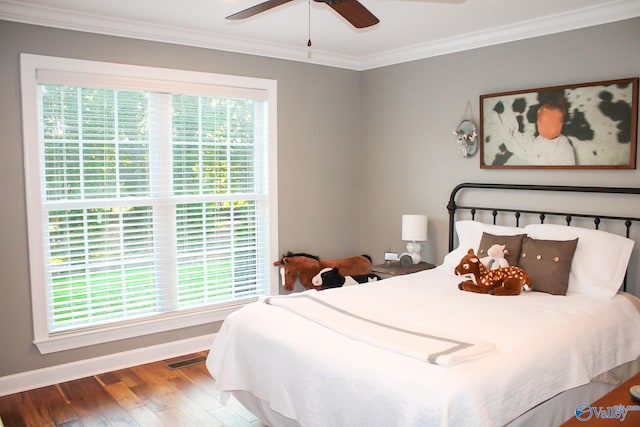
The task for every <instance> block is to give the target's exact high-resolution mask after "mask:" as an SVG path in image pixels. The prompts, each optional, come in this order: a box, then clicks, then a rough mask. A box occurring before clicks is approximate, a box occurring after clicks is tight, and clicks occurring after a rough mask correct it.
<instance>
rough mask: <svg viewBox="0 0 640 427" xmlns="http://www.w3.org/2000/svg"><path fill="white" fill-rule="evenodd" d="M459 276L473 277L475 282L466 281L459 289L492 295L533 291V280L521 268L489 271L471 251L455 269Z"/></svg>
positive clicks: (461, 283) (460, 284) (471, 250)
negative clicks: (523, 290)
mask: <svg viewBox="0 0 640 427" xmlns="http://www.w3.org/2000/svg"><path fill="white" fill-rule="evenodd" d="M454 272H455V273H456V274H457V275H459V276H466V275H469V274H470V275H472V276H473V278H474V279H475V280H465V281H464V282H460V283H459V284H458V289H460V290H463V291H469V292H477V293H481V294H486V293H489V294H492V295H519V294H520V292H521V291H522V289H523V288H524V289H525V290H530V289H531V280H530V279H529V276H527V273H526V272H525V271H524V270H523V269H521V268H520V267H505V268H498V269H495V270H489V269H488V268H487V267H485V266H484V264H482V262H480V259H479V258H478V257H477V256H476V254H475V253H474V252H473V249H469V251H468V252H467V254H466V255H465V256H463V257H462V259H461V260H460V263H459V264H458V265H457V266H456V268H455V269H454Z"/></svg>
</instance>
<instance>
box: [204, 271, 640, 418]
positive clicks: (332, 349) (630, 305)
mask: <svg viewBox="0 0 640 427" xmlns="http://www.w3.org/2000/svg"><path fill="white" fill-rule="evenodd" d="M459 281H460V278H459V277H456V276H454V275H453V274H452V273H451V271H450V269H449V268H444V267H438V268H436V269H433V270H428V271H424V272H420V273H415V274H412V275H407V276H401V277H394V278H390V279H386V280H383V281H380V282H378V283H371V284H366V285H358V286H351V287H345V288H340V289H336V290H328V291H322V292H319V293H318V296H320V297H322V298H323V299H326V300H327V301H330V302H331V303H332V304H338V305H340V306H342V307H344V308H345V309H348V310H351V311H353V312H354V313H356V314H358V315H359V316H362V317H366V318H378V317H379V316H381V315H387V316H388V315H389V314H390V317H388V319H387V321H391V322H392V323H393V324H394V325H396V326H398V327H402V328H406V329H412V330H415V329H420V330H422V331H424V332H425V333H435V334H454V335H455V336H457V337H470V338H473V339H474V340H478V341H483V342H489V343H493V344H494V345H495V348H496V349H495V351H494V352H492V353H490V354H488V355H486V356H484V357H482V358H479V359H476V360H472V361H468V362H465V363H462V364H459V365H455V366H449V367H447V366H439V365H434V364H430V363H428V362H424V361H421V360H418V359H416V358H412V357H408V356H405V355H401V354H396V353H393V352H391V351H389V350H385V349H383V348H379V347H374V346H371V345H369V344H367V343H365V342H360V341H358V340H355V339H352V338H350V337H346V336H344V335H341V334H337V333H335V332H333V331H331V330H330V329H328V328H326V327H324V326H321V325H319V324H317V323H315V322H312V321H309V320H307V319H305V318H302V317H300V316H297V315H296V314H294V313H292V312H290V311H288V310H284V309H282V308H280V307H274V306H271V305H267V304H265V303H264V302H257V303H254V304H251V305H249V306H247V307H245V308H243V309H241V310H239V311H237V312H235V313H233V314H232V315H230V316H229V317H228V318H227V320H226V321H225V322H224V324H223V326H222V328H221V330H220V331H219V333H218V335H217V337H216V340H215V342H214V343H213V346H212V348H211V352H210V354H209V357H208V359H207V366H208V368H209V370H210V371H211V373H212V375H213V376H214V378H215V379H216V384H217V386H218V388H219V389H220V390H223V391H235V390H246V391H249V392H250V393H252V394H253V395H254V396H256V397H258V398H259V399H261V400H263V401H265V402H268V405H269V407H270V408H271V409H272V410H274V411H276V412H278V413H280V414H282V415H284V416H286V417H288V418H292V419H296V420H298V421H299V422H300V424H301V425H304V426H305V427H306V426H310V427H311V426H323V427H325V426H344V425H349V426H391V425H402V426H424V425H430V426H436V425H441V426H488V425H504V424H506V423H508V422H509V421H511V420H513V419H514V418H516V417H517V416H518V415H520V414H522V413H523V412H525V411H526V410H528V409H530V408H532V407H534V406H535V405H537V404H539V403H540V402H543V401H545V400H546V399H549V398H550V397H552V396H554V395H556V394H558V393H560V392H562V391H564V390H567V389H570V388H573V387H576V386H579V385H582V384H586V383H588V382H589V380H590V379H591V378H593V377H595V376H597V375H599V374H601V373H603V372H605V371H607V370H609V369H610V368H613V367H615V366H618V365H621V364H623V363H625V362H628V361H631V360H634V359H636V358H637V357H638V356H639V355H640V313H639V312H638V309H637V308H636V307H635V306H634V302H633V300H635V303H636V304H637V299H635V298H634V297H632V296H630V295H626V294H619V295H617V296H616V297H615V298H613V299H594V298H588V297H583V296H566V297H562V296H552V295H548V294H543V293H537V292H530V293H525V294H522V295H520V296H515V297H496V296H491V295H480V294H473V293H467V292H462V291H459V290H458V289H457V283H458V282H459Z"/></svg>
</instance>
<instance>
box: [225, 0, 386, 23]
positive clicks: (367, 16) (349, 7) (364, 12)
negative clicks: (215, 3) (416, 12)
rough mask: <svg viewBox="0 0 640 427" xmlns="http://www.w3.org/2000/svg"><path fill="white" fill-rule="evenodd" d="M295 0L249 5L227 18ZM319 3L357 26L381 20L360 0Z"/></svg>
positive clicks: (248, 14)
mask: <svg viewBox="0 0 640 427" xmlns="http://www.w3.org/2000/svg"><path fill="white" fill-rule="evenodd" d="M291 1H293V0H267V1H265V2H263V3H260V4H257V5H255V6H252V7H249V8H247V9H245V10H242V11H240V12H238V13H234V14H233V15H229V16H227V18H226V19H245V18H249V17H251V16H254V15H257V14H258V13H261V12H265V11H267V10H269V9H273V8H274V7H277V6H280V5H281V4H285V3H289V2H291ZM314 1H316V2H318V3H326V4H327V5H328V6H329V7H330V8H332V9H333V10H335V11H336V12H338V13H339V14H340V15H341V16H342V17H343V18H344V19H346V20H347V21H349V23H351V25H353V26H354V27H356V28H366V27H371V26H372V25H376V24H377V23H378V22H380V20H379V19H378V18H376V16H375V15H374V14H373V13H371V12H370V11H369V9H367V8H366V7H364V5H363V4H362V3H360V2H359V1H358V0H314Z"/></svg>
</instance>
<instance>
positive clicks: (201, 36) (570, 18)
mask: <svg viewBox="0 0 640 427" xmlns="http://www.w3.org/2000/svg"><path fill="white" fill-rule="evenodd" d="M638 16H640V1H638V0H614V1H611V2H608V3H605V4H603V5H599V6H592V7H587V8H583V9H579V10H574V11H571V12H569V13H562V14H557V15H552V16H547V17H545V18H543V19H533V20H529V21H525V22H519V23H517V24H512V25H506V26H503V27H497V28H493V29H491V30H486V31H478V32H473V33H467V34H462V35H460V36H457V37H452V38H446V39H441V40H437V41H434V42H430V43H424V44H416V45H412V46H407V47H405V48H401V49H394V50H389V51H385V52H380V53H378V54H375V55H368V56H363V57H356V56H348V55H339V54H335V53H332V52H327V51H322V50H317V49H311V50H310V49H307V48H298V47H291V46H287V45H282V44H276V43H265V42H262V41H257V40H250V39H245V38H239V37H231V36H228V35H222V34H218V33H213V32H205V31H195V30H192V29H188V28H181V27H175V26H166V25H158V24H153V23H148V22H140V21H135V20H126V19H115V18H109V17H104V16H98V15H92V14H87V13H82V12H73V11H71V12H70V11H67V10H61V9H57V8H52V7H47V6H41V5H34V4H27V3H23V2H19V1H11V0H0V19H3V20H7V21H14V22H21V23H25V24H33V25H40V26H46V27H53V28H60V29H66V30H74V31H83V32H89V33H96V34H104V35H110V36H117V37H127V38H133V39H140V40H148V41H155V42H162V43H172V44H178V45H184V46H193V47H200V48H205V49H215V50H221V51H227V52H234V53H242V54H248V55H257V56H264V57H269V58H276V59H284V60H289V61H297V62H306V63H311V64H316V65H324V66H330V67H337V68H345V69H349V70H355V71H365V70H369V69H373V68H379V67H383V66H388V65H394V64H399V63H404V62H409V61H415V60H418V59H424V58H430V57H434V56H439V55H446V54H449V53H456V52H461V51H465V50H470V49H476V48H481V47H487V46H492V45H497V44H501V43H507V42H511V41H517V40H523V39H527V38H532V37H539V36H544V35H548V34H555V33H560V32H564V31H570V30H575V29H579V28H586V27H590V26H594V25H601V24H607V23H611V22H615V21H621V20H625V19H630V18H635V17H638Z"/></svg>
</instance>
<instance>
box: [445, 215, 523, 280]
mask: <svg viewBox="0 0 640 427" xmlns="http://www.w3.org/2000/svg"><path fill="white" fill-rule="evenodd" d="M455 227H456V233H457V234H458V242H459V244H458V247H457V248H456V249H454V250H452V251H451V252H449V253H448V254H447V255H445V257H444V260H443V262H442V264H443V265H446V266H450V267H451V268H453V267H455V266H456V265H458V263H459V262H460V259H462V257H463V256H465V255H466V254H467V251H468V250H469V249H473V250H474V251H475V250H476V249H477V248H478V246H479V245H480V240H481V239H482V233H483V232H487V233H491V234H498V235H503V236H513V235H515V234H522V232H523V231H524V230H523V229H522V228H519V227H508V226H505V225H493V224H486V223H484V222H479V221H473V220H462V221H456V225H455Z"/></svg>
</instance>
